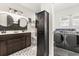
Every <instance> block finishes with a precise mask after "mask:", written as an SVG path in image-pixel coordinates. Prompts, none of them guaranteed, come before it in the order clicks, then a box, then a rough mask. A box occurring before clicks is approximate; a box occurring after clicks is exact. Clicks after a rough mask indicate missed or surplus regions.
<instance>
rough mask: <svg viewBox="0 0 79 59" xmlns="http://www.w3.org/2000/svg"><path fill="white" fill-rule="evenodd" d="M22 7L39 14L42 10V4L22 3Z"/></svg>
mask: <svg viewBox="0 0 79 59" xmlns="http://www.w3.org/2000/svg"><path fill="white" fill-rule="evenodd" d="M20 5H22V6H24V7H26V8H28V9H30V10H31V11H34V12H39V11H40V10H41V3H21V4H20Z"/></svg>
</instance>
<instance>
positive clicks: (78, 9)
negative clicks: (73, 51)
mask: <svg viewBox="0 0 79 59" xmlns="http://www.w3.org/2000/svg"><path fill="white" fill-rule="evenodd" d="M55 8H56V7H55ZM62 8H64V7H62ZM54 10H55V9H54ZM76 14H77V15H78V16H79V4H78V5H73V6H72V7H70V8H65V9H62V10H59V11H55V22H54V23H55V24H54V25H55V28H59V27H60V26H59V25H60V23H59V22H60V21H61V20H60V18H61V17H66V16H70V15H71V16H74V15H76ZM70 23H71V24H70V25H69V27H71V28H72V27H73V26H72V20H71V19H70Z"/></svg>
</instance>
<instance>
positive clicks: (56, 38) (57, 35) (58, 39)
mask: <svg viewBox="0 0 79 59" xmlns="http://www.w3.org/2000/svg"><path fill="white" fill-rule="evenodd" d="M54 42H55V43H58V44H60V43H62V42H63V36H62V35H61V34H60V33H55V34H54Z"/></svg>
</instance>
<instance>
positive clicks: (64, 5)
mask: <svg viewBox="0 0 79 59" xmlns="http://www.w3.org/2000/svg"><path fill="white" fill-rule="evenodd" d="M77 5H79V3H55V4H54V11H60V10H64V9H67V8H72V7H74V6H77Z"/></svg>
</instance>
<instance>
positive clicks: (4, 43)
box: [0, 41, 7, 56]
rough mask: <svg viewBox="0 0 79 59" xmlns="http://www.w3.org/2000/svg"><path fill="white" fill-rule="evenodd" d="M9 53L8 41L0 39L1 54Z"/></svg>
mask: <svg viewBox="0 0 79 59" xmlns="http://www.w3.org/2000/svg"><path fill="white" fill-rule="evenodd" d="M5 55H7V48H6V41H0V56H5Z"/></svg>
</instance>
